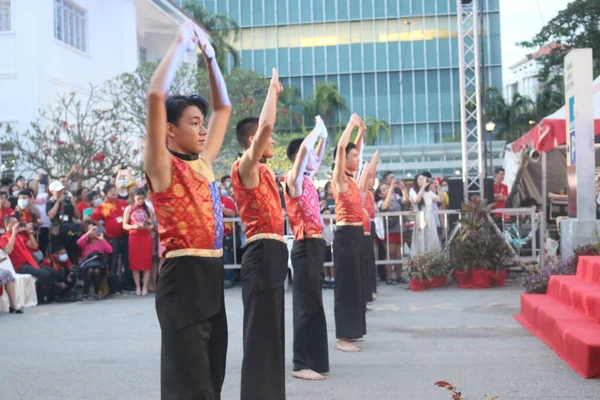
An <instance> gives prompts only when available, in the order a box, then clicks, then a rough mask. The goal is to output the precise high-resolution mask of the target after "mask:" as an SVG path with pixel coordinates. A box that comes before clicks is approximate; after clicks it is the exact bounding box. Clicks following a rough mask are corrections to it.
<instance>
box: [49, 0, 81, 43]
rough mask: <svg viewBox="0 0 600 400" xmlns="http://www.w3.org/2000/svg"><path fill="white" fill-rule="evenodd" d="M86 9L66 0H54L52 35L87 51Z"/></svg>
mask: <svg viewBox="0 0 600 400" xmlns="http://www.w3.org/2000/svg"><path fill="white" fill-rule="evenodd" d="M87 22H88V21H87V11H85V10H83V9H81V8H79V7H77V6H76V5H75V4H73V3H72V2H70V1H67V0H54V37H55V38H56V39H58V40H60V41H61V42H64V43H66V44H68V45H70V46H73V47H75V48H76V49H78V50H81V51H83V52H87Z"/></svg>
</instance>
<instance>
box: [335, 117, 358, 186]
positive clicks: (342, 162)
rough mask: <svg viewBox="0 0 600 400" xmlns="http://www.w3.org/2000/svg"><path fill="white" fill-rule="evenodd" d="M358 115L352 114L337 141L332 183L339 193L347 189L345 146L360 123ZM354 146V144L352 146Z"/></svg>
mask: <svg viewBox="0 0 600 400" xmlns="http://www.w3.org/2000/svg"><path fill="white" fill-rule="evenodd" d="M361 122H362V121H361V120H360V117H359V116H358V114H356V113H355V114H352V116H351V117H350V121H348V125H346V129H344V132H343V133H342V136H341V137H340V140H339V141H338V144H337V147H336V150H335V166H334V167H333V177H332V180H333V184H334V185H336V186H337V189H338V190H339V191H340V193H343V192H345V191H346V189H347V177H346V148H347V147H348V145H349V144H350V135H352V131H353V130H354V128H355V127H357V126H360V124H361ZM353 147H355V146H353Z"/></svg>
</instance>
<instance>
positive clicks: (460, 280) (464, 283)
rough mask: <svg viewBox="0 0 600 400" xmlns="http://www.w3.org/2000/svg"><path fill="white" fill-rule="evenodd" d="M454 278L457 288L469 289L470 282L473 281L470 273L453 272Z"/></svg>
mask: <svg viewBox="0 0 600 400" xmlns="http://www.w3.org/2000/svg"><path fill="white" fill-rule="evenodd" d="M454 276H455V277H456V283H457V285H458V287H459V288H463V289H470V288H471V284H472V283H471V281H472V279H473V273H472V272H470V271H469V272H463V271H455V272H454Z"/></svg>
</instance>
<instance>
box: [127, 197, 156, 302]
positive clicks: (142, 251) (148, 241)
mask: <svg viewBox="0 0 600 400" xmlns="http://www.w3.org/2000/svg"><path fill="white" fill-rule="evenodd" d="M123 228H124V229H125V230H127V231H129V267H130V268H131V271H133V280H134V281H135V294H136V295H138V296H140V295H142V296H145V295H147V294H148V285H149V283H150V279H151V278H150V275H151V274H152V246H153V241H152V230H153V229H154V212H153V211H152V209H151V208H150V207H148V206H147V205H146V192H145V191H144V189H138V190H137V191H136V192H135V197H134V202H133V204H131V205H130V206H128V207H127V208H126V209H125V213H124V214H123ZM140 271H142V273H143V277H142V279H143V282H144V285H143V289H140Z"/></svg>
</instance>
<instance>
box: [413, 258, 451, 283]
mask: <svg viewBox="0 0 600 400" xmlns="http://www.w3.org/2000/svg"><path fill="white" fill-rule="evenodd" d="M448 273H449V270H448V261H447V260H446V258H445V257H444V255H443V254H442V252H441V251H439V250H432V251H428V252H426V253H420V254H417V255H416V256H415V257H413V258H412V259H411V260H410V261H409V262H408V276H409V277H410V279H416V280H420V281H424V280H430V279H432V278H437V277H441V276H446V275H448Z"/></svg>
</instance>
